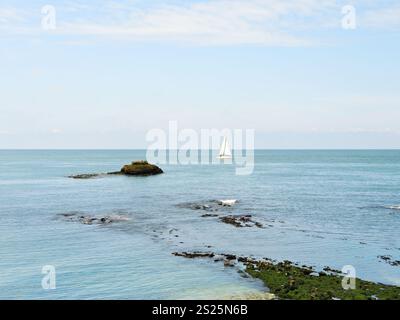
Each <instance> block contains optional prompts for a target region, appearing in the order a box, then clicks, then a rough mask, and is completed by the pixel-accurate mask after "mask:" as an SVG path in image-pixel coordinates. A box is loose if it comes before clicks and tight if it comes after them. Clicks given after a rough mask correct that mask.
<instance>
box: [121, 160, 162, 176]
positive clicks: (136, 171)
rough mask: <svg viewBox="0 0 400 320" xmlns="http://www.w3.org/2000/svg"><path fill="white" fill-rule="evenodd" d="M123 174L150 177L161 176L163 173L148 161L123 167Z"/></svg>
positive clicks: (135, 162) (136, 162)
mask: <svg viewBox="0 0 400 320" xmlns="http://www.w3.org/2000/svg"><path fill="white" fill-rule="evenodd" d="M121 173H123V174H126V175H133V176H149V175H156V174H161V173H163V171H162V170H161V169H160V168H159V167H157V166H156V165H154V164H150V163H148V162H147V161H134V162H132V163H131V164H128V165H125V166H123V168H122V169H121Z"/></svg>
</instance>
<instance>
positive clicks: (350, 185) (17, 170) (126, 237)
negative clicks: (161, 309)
mask: <svg viewBox="0 0 400 320" xmlns="http://www.w3.org/2000/svg"><path fill="white" fill-rule="evenodd" d="M144 158H145V151H144V150H143V151H140V150H133V151H128V150H126V151H0V299H204V298H216V299H218V298H229V297H232V296H234V297H238V296H246V295H247V294H249V293H255V292H262V291H265V288H264V286H263V285H262V284H261V283H260V282H259V281H257V280H252V279H248V278H244V277H241V276H240V274H239V273H238V272H237V271H236V270H235V269H233V268H225V267H224V266H223V265H222V264H220V263H214V262H212V261H209V260H201V259H200V260H192V259H184V258H180V257H175V256H173V255H172V253H173V252H176V251H194V250H199V251H214V252H217V253H233V254H240V255H246V256H249V255H253V256H255V257H268V258H272V259H277V260H284V259H288V260H291V261H295V262H299V263H304V264H309V265H313V266H315V267H316V268H323V267H324V266H330V267H333V268H336V269H341V268H342V267H343V266H345V265H352V266H354V268H355V270H356V272H357V276H358V277H361V278H364V279H367V280H372V281H379V282H382V283H387V284H395V285H400V267H395V266H391V265H390V264H388V263H385V262H384V261H382V260H381V259H379V258H378V256H381V255H390V256H392V258H393V259H394V260H400V241H399V230H400V151H267V150H266V151H256V155H255V170H254V173H253V174H252V175H249V176H237V175H235V167H234V166H233V165H196V166H195V165H192V166H185V165H182V166H179V165H165V166H162V167H163V169H164V171H165V174H164V175H159V176H153V177H124V176H109V177H103V178H98V179H91V180H74V179H69V178H67V176H68V175H71V174H78V173H99V172H110V171H116V170H119V168H120V167H121V166H122V165H123V164H126V163H129V162H131V161H132V160H137V159H144ZM217 199H237V200H238V201H239V202H238V203H237V205H236V206H234V207H233V208H223V209H221V210H220V214H226V215H227V214H251V215H252V216H253V219H254V220H257V221H259V222H261V223H262V224H263V225H264V226H265V228H263V229H261V228H256V227H254V228H235V227H234V226H232V225H229V224H224V223H222V222H220V221H219V220H218V218H213V217H211V218H204V217H202V215H203V214H205V213H207V212H205V211H202V210H192V209H191V208H190V205H188V206H186V205H182V204H185V203H196V204H206V203H209V202H210V201H212V200H217ZM70 212H78V213H79V214H82V215H98V216H102V215H120V216H123V217H126V218H128V219H129V220H128V221H120V222H118V223H115V224H110V225H105V226H103V225H84V224H81V223H79V222H70V221H67V220H66V219H64V218H63V217H62V216H61V215H62V214H65V213H70ZM45 265H52V266H54V267H55V269H56V289H55V290H44V289H43V288H42V285H41V282H42V278H43V277H44V275H43V274H42V267H43V266H45Z"/></svg>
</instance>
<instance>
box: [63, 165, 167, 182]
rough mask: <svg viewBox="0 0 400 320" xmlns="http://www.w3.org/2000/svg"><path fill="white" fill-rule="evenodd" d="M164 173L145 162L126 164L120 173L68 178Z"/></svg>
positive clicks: (78, 175) (82, 177)
mask: <svg viewBox="0 0 400 320" xmlns="http://www.w3.org/2000/svg"><path fill="white" fill-rule="evenodd" d="M161 173H164V172H163V171H162V170H161V168H159V167H157V166H156V165H154V164H150V163H148V162H147V161H134V162H132V163H131V164H127V165H125V166H123V167H122V169H121V170H120V171H116V172H109V173H88V174H77V175H71V176H68V178H72V179H95V178H99V177H104V176H107V175H127V176H154V175H156V174H161Z"/></svg>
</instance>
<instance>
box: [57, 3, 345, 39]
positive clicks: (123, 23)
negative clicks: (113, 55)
mask: <svg viewBox="0 0 400 320" xmlns="http://www.w3.org/2000/svg"><path fill="white" fill-rule="evenodd" d="M334 3H335V1H334V0H322V1H321V0H287V1H280V0H229V1H228V0H210V1H206V2H201V3H199V2H197V3H191V4H187V5H162V6H157V7H151V8H147V9H137V8H136V9H135V8H132V7H129V6H125V7H123V8H121V7H119V10H124V13H125V14H124V15H122V17H123V18H121V16H119V18H116V19H115V20H112V21H108V23H104V22H103V21H104V19H101V21H91V22H88V21H85V22H69V23H66V24H64V25H62V26H61V29H60V30H59V32H61V33H66V34H79V35H92V36H106V37H121V38H124V39H126V38H128V39H133V40H143V41H147V40H161V41H163V40H166V41H170V40H172V41H182V42H189V43H195V44H200V45H202V44H211V45H218V44H220V45H226V44H262V45H283V46H291V45H305V44H308V43H309V42H310V41H309V40H308V39H306V38H303V37H301V36H298V35H294V34H295V33H296V29H298V28H299V27H300V26H303V25H304V24H305V22H304V21H305V19H306V18H312V19H313V21H315V20H318V17H321V16H324V15H325V13H326V10H327V9H329V8H332V7H333V6H334V5H335V4H334ZM338 18H339V17H338ZM108 20H109V19H108ZM338 20H339V19H338ZM106 21H107V20H106Z"/></svg>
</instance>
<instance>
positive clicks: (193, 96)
mask: <svg viewBox="0 0 400 320" xmlns="http://www.w3.org/2000/svg"><path fill="white" fill-rule="evenodd" d="M86 2H88V1H86ZM89 3H90V4H89V5H88V4H85V2H83V1H77V0H76V1H53V2H51V1H29V4H26V1H15V0H13V1H9V0H0V72H1V73H0V74H1V76H0V88H1V89H0V93H1V94H0V148H144V147H146V145H147V144H146V142H145V134H146V132H147V131H148V130H150V129H152V128H166V127H167V126H168V121H169V120H177V121H178V123H179V126H180V127H181V128H194V129H201V128H219V129H222V128H225V127H228V128H242V129H247V128H248V129H255V130H256V147H258V148H400V61H399V57H400V3H399V2H398V1H371V0H364V1H361V0H359V1H356V0H354V1H333V0H322V1H321V0H297V1H294V0H288V1H278V0H237V1H235V0H231V1H222V0H221V1H220V0H213V1H211V0H202V1H186V0H185V1H166V0H165V1H161V0H158V1H149V0H146V1H141V0H137V1H118V2H117V1H99V0H97V1H90V2H89ZM47 4H51V5H53V6H54V7H55V8H56V13H57V16H56V17H57V19H56V22H57V28H56V29H55V30H50V31H49V30H43V29H42V28H41V19H42V14H41V8H42V6H43V5H47ZM348 4H352V5H354V7H355V8H356V9H357V28H356V29H355V30H344V29H343V28H342V27H341V20H342V17H343V15H342V13H341V8H342V6H343V5H348Z"/></svg>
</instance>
